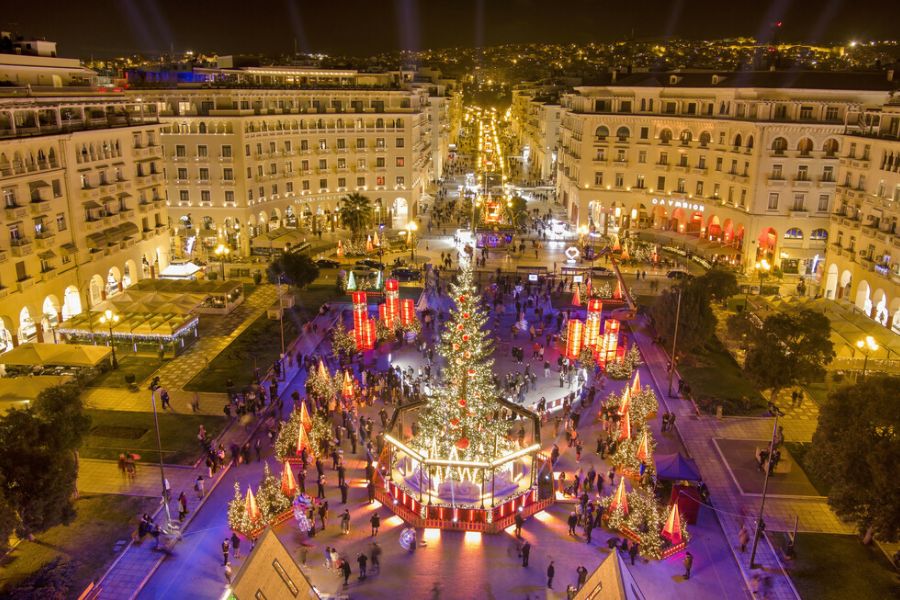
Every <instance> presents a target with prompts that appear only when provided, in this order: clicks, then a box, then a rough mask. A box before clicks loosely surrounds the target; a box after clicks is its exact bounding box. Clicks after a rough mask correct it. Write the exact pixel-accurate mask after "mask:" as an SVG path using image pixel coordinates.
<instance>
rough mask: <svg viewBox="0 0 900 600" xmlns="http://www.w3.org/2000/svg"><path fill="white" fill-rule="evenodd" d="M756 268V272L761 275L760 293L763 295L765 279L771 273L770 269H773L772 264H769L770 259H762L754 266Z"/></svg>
mask: <svg viewBox="0 0 900 600" xmlns="http://www.w3.org/2000/svg"><path fill="white" fill-rule="evenodd" d="M754 268H755V269H756V274H757V275H758V276H759V295H760V296H762V283H763V280H764V279H765V278H766V277H767V276H768V275H769V271H771V270H772V265H770V264H769V261H767V260H766V259H762V260H761V261H759V262H757V263H756V265H755V266H754Z"/></svg>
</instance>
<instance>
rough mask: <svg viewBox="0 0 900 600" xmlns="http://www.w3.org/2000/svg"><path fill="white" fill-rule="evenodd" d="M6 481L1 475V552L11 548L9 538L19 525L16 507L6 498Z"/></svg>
mask: <svg viewBox="0 0 900 600" xmlns="http://www.w3.org/2000/svg"><path fill="white" fill-rule="evenodd" d="M4 490H6V482H5V481H4V480H3V477H2V476H0V552H6V550H7V549H8V548H9V538H10V536H11V535H12V534H13V531H15V530H16V527H18V525H19V516H18V515H17V514H16V509H15V507H13V505H12V504H10V503H9V500H7V499H6V493H5V492H4Z"/></svg>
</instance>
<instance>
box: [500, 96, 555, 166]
mask: <svg viewBox="0 0 900 600" xmlns="http://www.w3.org/2000/svg"><path fill="white" fill-rule="evenodd" d="M562 113H563V111H562V107H561V106H560V105H559V104H558V103H556V102H554V101H552V99H551V97H550V96H548V95H546V94H544V93H542V92H541V91H540V90H534V89H523V90H514V91H513V94H512V107H511V115H510V116H511V122H512V129H513V134H514V135H515V136H516V142H517V143H518V146H519V148H520V149H521V155H520V156H519V159H520V160H521V162H522V173H523V174H525V176H526V177H528V178H529V179H539V180H541V181H549V180H550V179H551V178H552V177H553V175H554V174H555V173H556V157H557V150H558V144H559V128H560V124H561V121H562Z"/></svg>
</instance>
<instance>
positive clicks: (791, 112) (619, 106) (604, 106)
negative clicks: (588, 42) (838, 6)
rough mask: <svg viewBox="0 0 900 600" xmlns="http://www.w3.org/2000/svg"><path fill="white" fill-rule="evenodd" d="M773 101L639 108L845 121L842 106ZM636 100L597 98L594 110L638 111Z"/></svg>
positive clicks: (646, 102)
mask: <svg viewBox="0 0 900 600" xmlns="http://www.w3.org/2000/svg"><path fill="white" fill-rule="evenodd" d="M769 104H770V103H768V102H762V103H755V102H751V103H746V102H736V103H735V104H734V107H733V108H734V110H733V111H732V103H731V101H730V100H721V101H719V106H718V111H717V110H716V105H715V102H714V101H699V102H698V101H692V100H682V101H678V100H667V99H664V100H660V101H659V102H658V103H657V102H656V99H655V98H641V101H640V104H639V105H638V106H639V107H640V108H639V110H638V112H642V113H653V112H657V110H658V111H659V113H661V114H665V115H676V114H681V115H706V116H713V115H714V114H718V115H719V116H722V117H728V116H732V115H733V116H734V117H736V118H738V119H757V118H772V119H776V120H789V119H790V120H800V121H826V122H831V123H837V122H840V121H841V109H840V107H838V106H821V105H818V106H813V105H809V104H801V105H800V106H799V108H797V107H796V105H795V104H794V103H778V104H776V105H775V106H774V107H771V108H770V106H769ZM634 106H635V105H634V102H633V101H632V100H626V99H617V100H614V99H611V98H604V99H595V100H594V102H593V110H594V112H600V113H605V112H618V113H632V112H634ZM761 108H762V110H760V109H761Z"/></svg>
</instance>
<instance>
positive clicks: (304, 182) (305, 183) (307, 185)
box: [300, 179, 309, 192]
mask: <svg viewBox="0 0 900 600" xmlns="http://www.w3.org/2000/svg"><path fill="white" fill-rule="evenodd" d="M300 187H302V188H303V189H304V190H305V191H307V192H308V191H309V179H304V180H303V182H302V183H301V186H300Z"/></svg>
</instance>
